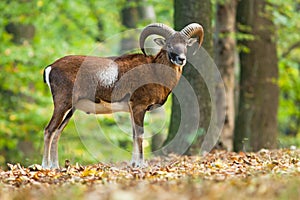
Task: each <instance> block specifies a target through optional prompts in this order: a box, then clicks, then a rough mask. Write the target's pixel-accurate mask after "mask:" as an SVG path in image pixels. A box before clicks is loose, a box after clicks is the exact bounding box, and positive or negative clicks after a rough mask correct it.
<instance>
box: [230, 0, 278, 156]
mask: <svg viewBox="0 0 300 200" xmlns="http://www.w3.org/2000/svg"><path fill="white" fill-rule="evenodd" d="M271 16H272V13H271V11H270V9H268V8H267V1H266V0H241V1H240V2H239V4H238V9H237V22H238V24H239V25H243V26H239V27H240V31H241V32H244V33H245V32H246V31H248V32H247V33H248V34H252V35H253V36H254V39H253V40H243V41H240V45H243V46H244V47H247V48H248V50H249V52H245V51H243V52H241V53H240V62H241V79H240V100H239V110H238V115H237V120H236V126H235V132H234V137H235V138H234V150H235V151H240V150H244V151H257V150H259V149H261V148H276V143H277V140H276V138H277V108H278V95H279V90H278V85H277V79H278V58H277V53H276V43H275V26H274V24H273V22H272V19H271ZM241 27H242V29H241ZM245 27H246V29H245Z"/></svg>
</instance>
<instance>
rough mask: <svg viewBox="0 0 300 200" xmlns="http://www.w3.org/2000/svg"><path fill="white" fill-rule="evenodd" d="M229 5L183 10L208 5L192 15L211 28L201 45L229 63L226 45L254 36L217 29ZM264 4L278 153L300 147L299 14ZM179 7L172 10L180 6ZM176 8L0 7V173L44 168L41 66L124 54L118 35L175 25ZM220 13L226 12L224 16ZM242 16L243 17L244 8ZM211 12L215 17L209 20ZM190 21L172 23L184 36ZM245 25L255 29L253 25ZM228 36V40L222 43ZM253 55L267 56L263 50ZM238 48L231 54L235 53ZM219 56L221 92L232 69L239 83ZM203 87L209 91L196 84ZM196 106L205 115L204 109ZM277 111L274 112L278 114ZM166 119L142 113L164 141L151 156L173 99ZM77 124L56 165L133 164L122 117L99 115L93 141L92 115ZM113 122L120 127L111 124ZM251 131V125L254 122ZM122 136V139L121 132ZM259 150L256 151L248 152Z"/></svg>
mask: <svg viewBox="0 0 300 200" xmlns="http://www.w3.org/2000/svg"><path fill="white" fill-rule="evenodd" d="M178 2H180V1H178ZM233 2H234V0H232V2H230V1H227V0H220V1H216V0H214V1H206V0H205V1H199V2H195V1H186V2H183V4H184V6H186V7H196V5H198V7H199V9H201V8H203V9H204V7H203V5H206V3H207V4H211V8H207V9H204V10H203V11H201V12H200V11H199V10H198V12H200V13H197V10H196V11H195V13H194V14H195V16H197V19H198V18H199V19H198V20H197V22H199V23H203V24H206V22H205V23H204V21H203V20H208V22H207V24H211V25H212V28H211V29H210V28H208V27H206V26H207V25H205V27H204V28H205V30H206V31H208V30H211V31H210V32H208V33H206V36H205V37H206V41H210V42H212V39H209V38H210V37H211V38H214V40H215V47H214V48H215V50H214V51H215V54H220V55H221V53H222V52H224V51H220V49H221V50H222V49H223V50H226V51H225V52H227V51H228V52H230V54H231V56H232V51H233V49H231V48H233V47H232V46H231V45H229V44H232V45H233V43H231V42H234V41H233V40H232V38H234V39H235V40H237V41H241V40H244V41H248V43H251V42H252V40H253V39H255V36H254V35H253V33H251V31H249V32H250V34H248V32H247V33H246V34H245V33H241V32H239V33H237V34H232V35H233V36H232V37H231V32H232V31H234V29H233V28H232V25H228V26H229V27H230V29H225V32H224V29H222V27H221V26H223V25H224V23H225V22H223V21H222V19H224V18H223V17H222V16H223V15H224V16H226V9H225V11H224V10H222V8H223V7H222V6H224V7H225V8H227V7H226V6H228V4H230V3H233ZM264 2H265V4H266V12H265V13H266V14H268V16H267V17H268V19H269V20H272V22H273V23H274V29H273V31H272V34H273V35H274V36H273V37H271V38H269V37H268V40H271V42H272V43H274V44H276V50H277V57H278V68H277V69H278V70H279V79H278V81H276V80H275V79H274V82H273V84H274V85H278V87H279V89H280V90H279V91H280V93H279V106H278V114H277V120H278V126H277V125H276V123H273V122H272V123H271V124H268V126H272V125H273V131H274V132H276V133H279V135H278V136H279V139H278V140H275V142H276V144H277V145H278V147H289V146H290V145H296V146H300V139H299V137H300V135H299V131H300V125H299V124H300V92H299V91H300V82H299V81H300V79H299V70H300V67H299V66H300V60H299V56H298V55H299V52H300V35H299V34H298V30H299V28H300V24H299V20H298V19H299V17H300V16H299V15H300V14H299V8H300V6H299V4H300V1H299V0H296V1H295V0H276V1H275V0H265V1H264ZM227 3H228V4H227ZM176 5H177V6H178V5H179V3H178V4H176ZM176 5H175V10H176V9H177V12H176V13H177V14H178V15H179V16H183V14H184V13H183V14H182V15H180V9H181V7H180V6H179V7H177V8H176ZM198 7H197V8H198ZM173 8H174V5H173V1H171V0H163V1H158V0H113V1H108V0H104V1H97V0H89V1H84V2H83V1H71V0H67V1H50V0H15V1H10V0H4V1H1V2H0V10H1V12H0V43H1V45H0V55H1V59H0V72H1V73H0V102H1V107H0V166H4V165H5V163H6V162H20V163H22V164H25V165H28V164H32V163H40V162H41V157H42V148H43V129H44V127H45V126H46V124H47V123H48V120H49V118H50V116H51V113H52V100H51V95H50V92H49V89H48V88H47V86H46V85H45V84H44V83H43V79H42V74H43V69H44V67H46V66H47V65H48V64H51V62H53V61H54V60H55V59H57V58H59V57H62V56H64V55H68V54H87V55H90V54H93V53H94V54H96V55H99V56H103V55H118V54H120V51H121V50H122V48H123V47H122V45H121V44H122V42H121V39H120V38H118V37H115V35H116V34H118V33H120V32H122V31H126V30H128V29H130V28H142V27H144V26H145V25H146V24H148V23H150V22H152V21H157V22H162V23H165V24H167V25H169V26H173V21H174V18H173V12H174V9H173ZM223 11H224V12H225V14H223V15H222V13H224V12H223ZM245 12H247V9H246V11H245ZM177 14H176V15H177ZM185 14H186V15H189V14H191V15H192V14H193V13H192V12H191V13H189V12H187V13H185ZM198 14H199V16H198ZM230 14H231V17H232V16H234V10H232V11H230ZM243 14H245V13H241V14H240V15H243ZM256 14H257V13H256ZM256 14H255V15H256ZM133 15H136V16H137V20H135V21H134V22H133V25H130V26H129V24H128V23H129V19H131V17H130V16H133ZM208 15H210V16H211V17H208ZM257 17H260V16H257ZM191 20H196V19H194V18H193V16H186V17H183V19H182V21H178V20H177V18H176V17H175V28H176V29H180V28H182V27H183V26H184V25H186V24H188V23H189V22H191ZM228 23H229V22H228ZM232 23H234V22H232ZM248 26H250V30H252V29H251V24H249V25H248ZM248 26H244V27H243V26H242V28H246V30H247V29H248V28H249V27H248ZM259 27H261V26H259ZM239 29H240V26H239ZM213 30H215V32H213ZM226 31H228V32H226ZM228 35H230V37H227V36H228ZM213 36H214V37H213ZM115 38H117V40H116V39H115ZM115 40H116V41H115ZM103 41H109V42H104V43H106V45H102V43H100V42H103ZM216 41H221V42H216ZM110 42H111V43H110ZM269 42H270V41H269ZM238 44H239V45H238V47H237V50H238V51H241V52H242V51H246V52H247V51H249V52H251V51H252V49H251V48H252V47H251V46H248V45H245V44H244V43H238ZM205 45H207V44H205ZM222 45H223V46H222ZM227 45H229V49H227V48H228V46H227ZM205 47H206V48H207V50H208V52H211V55H215V54H213V53H212V52H213V49H210V48H209V47H207V46H205ZM253 48H255V47H253ZM256 48H261V49H264V48H265V46H263V47H262V46H259V47H256ZM237 50H236V51H235V54H236V55H237ZM220 55H219V57H218V56H217V55H216V57H215V59H216V63H217V64H218V66H219V67H220V71H221V73H223V72H224V73H223V74H222V75H223V78H224V80H225V85H226V84H227V82H226V80H229V81H228V83H229V84H232V81H233V80H232V79H233V75H232V73H233V72H234V73H235V78H236V80H239V79H240V78H242V77H240V76H239V65H238V63H236V64H235V65H234V67H233V64H232V63H231V62H230V63H229V64H230V65H225V64H226V63H223V61H222V60H221V59H220ZM274 58H275V57H274ZM231 59H232V58H231ZM263 59H265V60H268V59H270V57H269V54H268V55H266V56H264V57H263ZM237 61H238V59H237ZM222 63H223V64H224V66H223V65H222ZM242 65H243V64H242ZM276 66H277V65H276V64H274V65H273V64H272V67H273V68H274V70H276V69H275V68H276ZM242 67H243V66H242ZM227 70H230V74H229V76H228V77H227V78H226V76H227V74H226V73H227V72H228V71H227ZM185 73H189V72H188V71H187V72H185ZM253 84H255V83H253ZM229 86H230V88H229V87H228V88H227V89H230V91H231V92H229V90H228V94H230V97H226V98H231V99H234V100H235V101H234V105H235V108H237V103H238V101H237V99H238V98H237V97H238V95H237V94H238V93H236V92H232V91H233V89H232V85H229ZM200 87H205V86H203V85H202V86H200ZM234 87H235V88H237V89H239V88H240V87H239V82H238V81H235V86H234ZM255 87H258V86H255ZM241 89H242V88H241ZM201 91H202V90H201ZM269 92H271V91H266V90H263V91H261V92H260V93H259V94H260V95H259V96H264V95H265V94H268V93H269ZM201 95H202V97H201V98H207V95H205V93H201ZM273 100H276V99H272V98H270V102H258V105H257V106H258V108H260V106H263V104H262V103H266V104H268V103H269V104H272V103H274V102H275V103H276V101H273ZM204 101H205V100H204ZM229 102H230V101H229ZM230 103H232V102H230ZM260 103H261V104H260ZM275 103H274V104H275ZM217 105H218V104H217ZM201 106H203V107H204V108H209V106H208V107H207V106H206V104H203V105H201ZM231 106H232V105H231ZM263 107H265V106H263ZM275 107H276V106H274V109H277V108H275ZM222 108H223V109H225V110H228V111H229V113H227V115H228V117H229V116H231V118H230V120H231V123H230V124H229V125H230V127H228V128H229V129H230V130H232V129H233V127H231V126H232V116H236V114H234V113H231V112H233V111H230V109H229V107H228V106H222ZM257 110H259V109H257ZM164 112H165V115H164V119H162V118H161V117H158V118H156V117H155V116H156V115H155V113H154V114H153V115H148V117H147V118H146V127H148V129H146V132H148V133H150V134H149V135H146V136H147V137H148V138H155V137H156V136H159V137H158V138H159V139H156V140H155V141H160V142H159V144H157V145H156V147H153V148H154V149H155V148H156V149H157V148H159V147H158V146H159V145H161V142H162V141H161V140H163V138H166V137H167V133H168V127H169V116H170V114H171V103H170V101H168V102H167V105H166V106H165V111H164ZM237 112H238V110H237ZM81 116H82V117H81ZM208 116H209V115H208ZM208 116H206V117H207V118H206V119H209V117H208ZM238 116H239V115H238ZM75 117H77V119H78V120H77V121H76V122H77V123H80V124H79V125H80V126H76V123H74V120H72V122H71V123H70V124H69V125H68V126H67V128H66V130H65V131H64V133H63V134H62V138H61V141H60V143H61V144H63V145H60V146H59V152H60V154H61V156H60V158H61V162H63V160H64V159H67V158H68V159H71V160H72V162H80V163H82V164H86V163H92V162H95V160H96V161H99V160H103V159H104V158H106V159H107V160H126V159H127V160H129V158H130V151H131V136H129V135H128V134H129V133H130V122H129V117H128V116H127V117H123V116H122V115H120V116H119V115H117V116H110V115H108V116H100V117H97V118H96V119H97V120H98V122H99V123H100V125H101V130H102V132H103V133H102V135H101V134H100V135H101V136H99V138H98V139H97V140H95V137H94V136H95V135H96V134H98V135H99V133H96V132H97V126H98V124H95V123H93V122H92V121H93V119H95V117H94V118H91V116H86V115H85V114H83V113H80V112H78V113H76V116H75ZM75 119H76V118H75ZM116 119H117V120H118V122H119V123H116V122H115V120H116ZM228 119H229V118H228ZM238 120H240V119H237V121H238ZM273 120H275V119H273ZM243 123H244V124H247V123H250V121H247V120H246V121H245V122H243ZM253 123H254V122H253ZM257 123H259V122H257ZM120 124H122V127H120ZM123 125H124V127H123ZM201 125H202V126H204V127H205V122H203V123H202V122H201ZM253 125H254V126H255V123H254V124H253ZM225 126H226V124H225ZM79 127H84V129H80V128H79ZM153 127H158V128H153ZM78 131H80V132H81V134H80V135H79V134H77V132H78ZM236 131H241V132H244V131H242V129H241V128H236ZM120 132H121V133H120ZM122 132H126V133H128V134H122ZM229 132H232V131H229ZM252 133H255V134H266V133H265V132H264V133H261V132H256V130H254V129H253V131H251V133H250V134H252ZM243 134H245V132H244V133H241V134H240V133H239V135H242V137H241V139H240V141H247V140H249V139H250V137H251V135H249V134H246V135H243ZM153 135H154V137H153ZM161 136H162V137H161ZM87 142H89V146H91V147H93V148H95V149H97V150H98V151H100V152H102V154H99V155H96V156H95V155H93V153H91V152H90V151H87V150H86V146H87ZM147 142H148V145H145V146H146V152H147V155H148V156H150V155H151V154H150V152H151V151H152V150H151V144H152V143H153V141H151V140H149V139H147V140H146V143H147ZM239 143H240V142H239ZM272 143H274V141H273V142H272ZM244 144H245V143H243V145H244ZM116 147H118V148H116ZM243 148H244V146H241V147H239V148H237V149H243ZM120 149H122V150H120ZM255 149H256V148H253V150H255Z"/></svg>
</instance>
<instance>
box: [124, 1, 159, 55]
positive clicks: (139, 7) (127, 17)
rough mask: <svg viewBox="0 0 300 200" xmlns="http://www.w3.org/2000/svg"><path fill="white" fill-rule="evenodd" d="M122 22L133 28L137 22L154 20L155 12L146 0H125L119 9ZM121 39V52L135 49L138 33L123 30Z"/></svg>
mask: <svg viewBox="0 0 300 200" xmlns="http://www.w3.org/2000/svg"><path fill="white" fill-rule="evenodd" d="M121 17H122V24H123V26H124V27H126V28H127V29H135V28H137V25H138V24H139V23H151V22H154V21H155V12H154V8H153V6H152V5H147V0H127V1H126V4H125V7H124V8H123V9H122V11H121ZM122 36H123V38H122V41H121V53H126V52H127V53H128V51H132V50H135V49H136V48H137V47H138V46H139V44H138V34H134V33H133V32H131V31H129V32H125V33H124V34H123V35H122Z"/></svg>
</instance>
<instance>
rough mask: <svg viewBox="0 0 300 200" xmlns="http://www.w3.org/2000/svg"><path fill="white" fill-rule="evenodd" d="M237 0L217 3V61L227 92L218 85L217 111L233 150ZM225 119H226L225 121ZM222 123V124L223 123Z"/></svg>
mask: <svg viewBox="0 0 300 200" xmlns="http://www.w3.org/2000/svg"><path fill="white" fill-rule="evenodd" d="M236 5H237V0H225V1H219V2H218V3H217V13H216V14H217V16H216V40H215V44H214V45H215V62H216V65H217V66H218V69H219V70H220V73H221V76H222V79H223V81H224V86H225V92H226V93H223V91H222V89H223V88H221V87H220V86H218V85H217V87H216V95H217V105H216V106H217V113H218V118H219V119H218V121H219V123H224V126H223V130H222V133H221V141H222V142H223V144H224V145H225V147H226V148H227V150H229V151H231V150H232V149H233V129H234V116H235V109H234V107H235V105H234V91H235V78H234V75H235V74H234V68H235V67H234V66H235V60H236V59H235V57H236V56H235V55H236V53H235V52H236V42H235V17H236ZM223 119H225V121H224V122H223ZM221 125H222V124H221Z"/></svg>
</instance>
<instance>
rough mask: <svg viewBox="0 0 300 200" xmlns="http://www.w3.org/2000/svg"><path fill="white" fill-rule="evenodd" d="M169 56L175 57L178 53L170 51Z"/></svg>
mask: <svg viewBox="0 0 300 200" xmlns="http://www.w3.org/2000/svg"><path fill="white" fill-rule="evenodd" d="M170 56H171V58H175V57H177V56H178V54H176V53H173V52H170Z"/></svg>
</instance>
